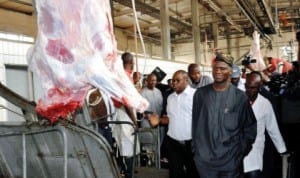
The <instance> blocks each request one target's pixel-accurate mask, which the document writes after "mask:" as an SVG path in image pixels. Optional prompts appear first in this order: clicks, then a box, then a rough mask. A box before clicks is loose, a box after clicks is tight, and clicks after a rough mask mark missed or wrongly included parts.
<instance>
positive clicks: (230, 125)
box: [192, 54, 256, 178]
mask: <svg viewBox="0 0 300 178" xmlns="http://www.w3.org/2000/svg"><path fill="white" fill-rule="evenodd" d="M232 61H233V59H232V57H231V56H229V55H224V54H217V56H216V58H215V59H214V61H213V63H212V74H213V78H214V82H213V83H212V84H209V85H206V86H204V87H201V88H198V89H197V90H196V92H195V94H194V98H193V110H192V119H193V120H192V149H193V152H194V161H195V164H196V167H197V170H198V173H199V175H200V177H201V178H240V177H242V175H243V169H242V167H243V158H244V156H246V155H247V154H248V153H249V151H250V150H251V146H252V143H253V142H254V140H255V137H256V119H255V116H254V113H253V111H252V108H251V105H250V103H249V100H248V97H247V96H246V94H245V93H244V92H243V91H241V90H239V89H237V88H236V87H235V86H233V85H232V84H231V83H230V78H231V74H232V69H231V67H232Z"/></svg>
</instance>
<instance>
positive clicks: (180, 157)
mask: <svg viewBox="0 0 300 178" xmlns="http://www.w3.org/2000/svg"><path fill="white" fill-rule="evenodd" d="M165 139H168V143H169V144H168V152H167V158H168V161H169V173H170V178H199V176H198V173H197V170H196V167H195V163H194V159H193V155H192V150H191V140H189V141H185V142H179V141H176V140H174V139H172V138H171V137H169V136H166V137H165Z"/></svg>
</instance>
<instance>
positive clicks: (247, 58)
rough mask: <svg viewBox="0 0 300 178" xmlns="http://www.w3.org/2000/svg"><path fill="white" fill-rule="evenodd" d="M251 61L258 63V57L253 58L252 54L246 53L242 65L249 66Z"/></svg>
mask: <svg viewBox="0 0 300 178" xmlns="http://www.w3.org/2000/svg"><path fill="white" fill-rule="evenodd" d="M251 63H256V59H251V56H250V55H246V56H245V57H244V59H243V60H242V65H243V66H247V65H249V64H251Z"/></svg>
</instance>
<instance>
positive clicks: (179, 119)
mask: <svg viewBox="0 0 300 178" xmlns="http://www.w3.org/2000/svg"><path fill="white" fill-rule="evenodd" d="M172 84H173V89H174V91H175V92H173V93H172V94H171V95H170V96H169V97H168V102H167V116H168V121H169V123H168V124H169V130H168V132H167V138H168V139H169V142H168V143H169V144H168V152H167V155H168V160H169V171H170V178H179V177H180V178H198V177H199V176H198V173H197V170H196V167H195V164H194V161H193V155H192V151H191V139H192V133H191V131H192V106H193V96H194V93H195V89H193V88H191V87H190V86H189V82H188V75H187V73H186V72H185V71H183V70H178V71H176V72H175V73H174V75H173V78H172Z"/></svg>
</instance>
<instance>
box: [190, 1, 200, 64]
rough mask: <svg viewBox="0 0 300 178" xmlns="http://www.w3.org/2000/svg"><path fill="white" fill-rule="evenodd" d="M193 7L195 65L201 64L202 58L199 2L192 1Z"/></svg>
mask: <svg viewBox="0 0 300 178" xmlns="http://www.w3.org/2000/svg"><path fill="white" fill-rule="evenodd" d="M191 7H192V25H193V37H194V50H195V63H197V64H200V63H201V57H200V53H201V52H200V47H201V44H200V40H201V39H200V22H199V8H198V0H191Z"/></svg>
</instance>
